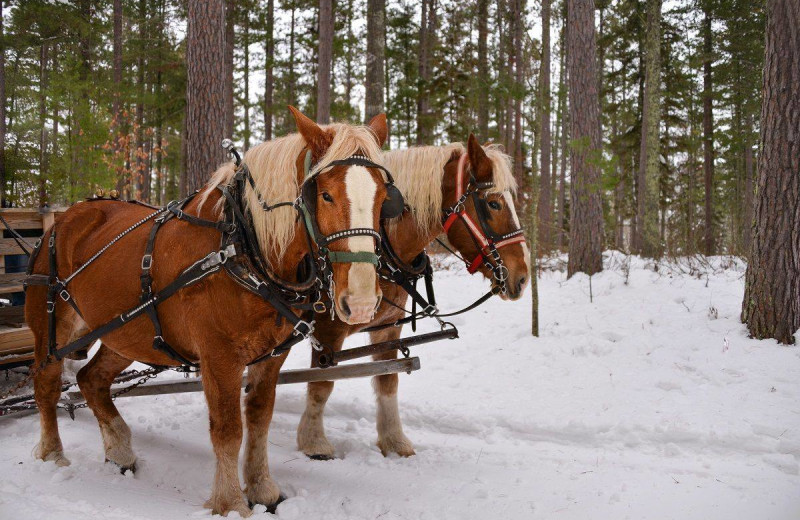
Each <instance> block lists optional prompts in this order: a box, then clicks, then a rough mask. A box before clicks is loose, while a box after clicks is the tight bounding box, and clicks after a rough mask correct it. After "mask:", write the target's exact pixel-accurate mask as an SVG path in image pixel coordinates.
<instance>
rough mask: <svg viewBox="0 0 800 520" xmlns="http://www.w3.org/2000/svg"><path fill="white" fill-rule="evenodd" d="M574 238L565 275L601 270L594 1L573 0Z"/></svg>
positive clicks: (569, 38) (570, 15) (570, 19)
mask: <svg viewBox="0 0 800 520" xmlns="http://www.w3.org/2000/svg"><path fill="white" fill-rule="evenodd" d="M567 16H568V19H567V23H568V25H569V34H568V36H567V44H568V48H569V50H568V54H567V67H568V69H569V72H568V74H569V119H570V127H571V131H570V137H571V140H572V146H571V147H570V171H571V172H572V183H571V189H570V195H571V197H570V198H571V204H570V240H569V261H568V263H567V276H572V275H573V274H575V273H576V272H579V271H580V272H584V273H586V274H589V275H592V274H594V273H597V272H600V271H602V270H603V256H602V253H603V243H604V240H603V207H602V201H601V198H600V197H601V191H600V190H601V185H600V166H599V161H600V154H601V148H600V147H601V143H600V123H599V119H600V99H599V95H598V92H597V44H596V42H595V27H594V0H569V12H568V15H567Z"/></svg>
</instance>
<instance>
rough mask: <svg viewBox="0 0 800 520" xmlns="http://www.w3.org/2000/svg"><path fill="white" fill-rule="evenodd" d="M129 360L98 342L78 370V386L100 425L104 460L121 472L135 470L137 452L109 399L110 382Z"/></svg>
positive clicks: (126, 428)
mask: <svg viewBox="0 0 800 520" xmlns="http://www.w3.org/2000/svg"><path fill="white" fill-rule="evenodd" d="M130 364H131V360H129V359H126V358H124V357H122V356H120V355H119V354H117V353H116V352H114V351H113V350H111V349H110V348H108V347H106V346H105V345H102V344H101V345H100V348H99V349H98V350H97V352H96V353H95V355H94V356H93V357H92V359H91V361H89V363H87V364H86V366H84V367H83V368H82V369H81V370H80V372H78V386H79V387H80V389H81V393H83V397H84V398H85V399H86V404H88V405H89V408H90V409H91V410H92V412H93V413H94V416H95V417H96V418H97V423H98V424H99V425H100V433H101V434H102V436H103V447H104V448H105V454H106V461H109V462H113V463H114V464H116V465H117V466H119V468H120V470H121V471H122V472H123V473H125V471H127V470H131V471H136V455H134V453H133V449H132V448H131V430H130V428H128V425H127V424H126V423H125V421H124V420H123V419H122V416H121V415H120V414H119V411H118V410H117V407H116V406H114V402H113V401H112V400H111V385H112V384H113V383H114V378H115V377H117V375H118V374H119V373H120V372H122V371H123V370H125V369H126V368H127V367H128V365H130Z"/></svg>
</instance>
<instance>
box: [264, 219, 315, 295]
mask: <svg viewBox="0 0 800 520" xmlns="http://www.w3.org/2000/svg"><path fill="white" fill-rule="evenodd" d="M307 253H308V241H307V240H306V236H305V230H304V229H303V228H302V227H301V226H300V225H299V224H298V225H296V226H295V230H294V238H293V239H292V240H291V241H290V242H289V245H287V246H286V251H285V252H284V254H283V256H282V257H280V258H278V255H277V254H276V253H275V252H270V254H268V255H267V261H268V262H269V265H270V266H272V269H273V271H274V272H275V274H276V275H277V276H278V277H280V278H282V279H284V280H289V281H292V282H294V281H297V266H299V265H300V262H301V261H302V260H303V257H304V256H305V255H306V254H307Z"/></svg>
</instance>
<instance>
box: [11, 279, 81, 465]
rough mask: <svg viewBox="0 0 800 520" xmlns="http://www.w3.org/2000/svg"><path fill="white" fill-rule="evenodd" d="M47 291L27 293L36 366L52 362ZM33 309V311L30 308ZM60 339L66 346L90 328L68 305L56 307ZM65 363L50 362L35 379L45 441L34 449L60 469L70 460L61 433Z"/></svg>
mask: <svg viewBox="0 0 800 520" xmlns="http://www.w3.org/2000/svg"><path fill="white" fill-rule="evenodd" d="M45 294H46V293H45V291H44V290H43V288H40V287H36V288H31V290H29V291H28V292H27V299H28V301H27V303H26V316H25V317H26V321H27V322H28V325H29V326H30V328H31V331H32V332H33V335H34V367H38V366H41V365H42V363H44V361H45V360H47V359H48V332H47V330H48V329H47V327H48V325H47V319H48V318H47V314H45V310H46V303H45V299H44V296H45ZM28 306H30V308H29V307H28ZM56 313H57V314H56V315H57V316H58V320H57V322H56V338H64V339H65V340H66V341H64V342H61V341H59V342H58V345H65V344H66V343H69V342H70V341H71V340H72V339H74V338H76V337H77V336H79V335H80V334H81V333H82V332H83V331H84V330H85V328H86V324H85V323H84V322H83V320H82V319H80V318H79V317H78V315H77V314H76V313H75V311H73V310H72V309H68V308H67V306H66V305H63V306H62V305H61V304H60V302H59V304H57V305H56ZM63 367H64V362H63V361H61V360H58V361H57V360H55V359H52V358H51V359H49V364H47V365H46V366H45V367H44V368H43V369H42V370H40V371H38V372H37V373H36V375H35V376H34V378H33V390H34V398H35V399H36V406H37V407H38V408H39V421H40V424H41V438H40V440H39V444H38V445H37V446H36V448H35V449H34V456H35V457H36V458H39V459H42V460H52V461H55V463H56V464H57V465H59V466H68V465H69V460H68V459H67V458H66V457H65V456H64V449H63V447H62V444H61V437H60V436H59V434H58V417H57V415H56V412H57V410H58V400H59V399H60V398H61V372H62V369H63Z"/></svg>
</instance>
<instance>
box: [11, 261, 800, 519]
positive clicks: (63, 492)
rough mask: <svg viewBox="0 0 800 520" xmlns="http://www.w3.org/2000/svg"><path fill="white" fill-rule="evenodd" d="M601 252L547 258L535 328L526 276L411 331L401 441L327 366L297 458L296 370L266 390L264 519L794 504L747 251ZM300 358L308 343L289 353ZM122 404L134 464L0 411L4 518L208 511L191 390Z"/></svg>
mask: <svg viewBox="0 0 800 520" xmlns="http://www.w3.org/2000/svg"><path fill="white" fill-rule="evenodd" d="M560 261H563V259H554V260H552V261H551V262H550V263H549V265H550V266H555V265H558V264H559V262H560ZM606 265H607V266H608V268H609V269H608V270H607V271H605V272H603V273H600V274H598V275H596V276H594V277H592V280H591V300H592V301H590V284H589V278H588V277H586V276H583V275H577V276H575V277H573V278H572V279H570V280H566V277H565V275H564V273H563V272H560V271H557V270H546V271H544V272H543V274H542V278H541V279H540V285H539V294H540V301H541V308H540V316H541V337H540V338H533V337H531V336H530V333H529V326H530V299H529V293H526V297H525V298H524V299H523V300H522V301H519V302H502V301H500V300H499V299H495V300H492V301H491V303H489V304H487V305H485V306H483V307H481V308H480V309H478V310H476V311H473V312H472V313H470V314H468V315H466V316H459V317H458V318H457V319H454V320H453V321H454V322H455V323H456V325H457V326H458V328H459V330H460V332H461V339H458V340H454V341H446V342H440V343H437V344H430V345H425V346H421V347H417V348H415V349H412V352H413V354H414V355H418V356H420V358H421V361H422V369H421V370H419V371H417V372H414V373H412V374H411V375H405V374H403V375H401V380H400V411H401V417H402V419H403V423H404V427H405V432H406V434H407V435H408V437H409V438H410V439H411V440H412V441H413V442H414V443H415V447H416V452H417V455H416V456H414V457H411V458H408V459H401V458H398V457H397V456H390V457H388V458H384V457H383V456H382V455H381V454H380V452H379V451H378V449H377V447H376V446H375V440H376V433H375V420H374V398H373V395H372V389H371V386H370V382H369V381H368V380H356V381H345V382H338V383H337V384H336V390H335V391H334V393H333V395H332V396H331V400H330V403H329V405H328V408H327V414H326V429H327V434H328V438H329V439H330V440H331V442H332V443H333V444H334V446H335V447H336V449H337V456H338V458H337V459H336V460H333V461H327V462H320V461H312V460H309V459H307V458H305V456H304V455H303V454H302V453H300V452H298V451H297V449H296V444H295V429H296V427H297V423H298V421H299V417H300V414H301V413H302V410H303V406H304V402H305V388H304V386H302V385H287V386H282V387H279V390H278V401H277V405H276V412H275V417H274V420H273V422H272V428H271V430H270V444H271V445H270V462H271V466H270V469H271V472H272V475H273V477H274V478H275V479H276V480H277V482H278V484H279V485H280V486H281V488H282V491H283V492H284V493H285V494H286V495H287V496H288V497H289V498H288V499H287V500H286V501H285V502H283V503H282V504H281V505H280V506H279V507H278V510H277V517H279V518H281V519H312V518H325V519H378V518H379V519H383V520H390V519H401V518H403V519H405V518H408V519H431V520H434V519H435V520H440V519H450V518H452V519H523V518H524V519H536V518H542V519H550V518H559V519H561V518H563V519H580V520H583V519H587V518H591V519H593V520H603V519H615V520H617V519H626V518H629V519H634V520H638V519H659V520H660V519H667V518H680V519H681V520H692V519H698V520H701V519H702V520H707V519H725V520H735V519H755V518H758V519H760V520H761V519H776V520H778V519H787V520H788V519H798V518H800V476H799V475H798V473H800V465H799V464H798V463H799V462H800V406H799V405H798V400H797V397H798V395H800V349H798V347H785V346H780V345H778V344H777V343H775V342H774V341H756V340H752V339H748V338H747V333H746V330H745V328H744V326H743V325H742V324H741V323H739V311H740V305H741V299H742V294H743V274H744V267H743V265H742V264H741V263H740V262H737V261H733V260H730V259H726V258H711V259H709V260H708V261H700V260H697V259H696V260H694V261H690V260H687V259H684V260H682V261H681V262H679V263H673V264H660V265H658V266H657V267H658V269H657V271H656V270H655V269H654V266H653V265H652V264H648V263H646V262H644V261H642V260H640V259H637V258H629V257H623V256H621V255H619V254H618V253H617V254H609V255H607V256H606ZM436 285H437V288H438V297H439V303H440V307H441V308H443V309H451V308H455V307H457V306H460V305H464V304H465V303H467V302H468V300H469V298H472V297H477V296H478V295H479V294H481V293H482V291H485V290H486V282H484V281H482V280H480V279H478V278H477V277H469V276H468V275H467V274H466V273H465V272H464V271H463V270H462V269H460V268H459V269H451V270H445V271H442V272H439V273H438V274H437V277H436ZM427 330H433V325H431V324H426V325H425V326H422V327H421V330H420V331H421V332H422V331H427ZM407 332H408V333H410V331H407ZM365 341H366V339H365V338H362V337H358V338H354V339H352V340H351V343H350V345H351V346H355V345H358V344H363V343H365ZM308 357H309V353H308V349H307V347H305V346H300V347H299V348H296V349H295V351H294V352H293V353H292V354H291V357H290V359H289V361H288V362H287V365H286V366H287V367H303V366H305V365H306V363H307V362H308ZM117 404H118V406H119V408H120V411H121V413H122V415H123V417H124V418H125V419H126V420H127V422H128V424H129V425H130V427H131V430H132V431H133V443H134V449H135V451H136V453H137V455H138V457H139V462H138V466H139V469H138V471H137V473H136V475H135V476H131V475H130V474H128V475H126V476H123V475H120V474H119V473H118V471H117V469H116V468H115V467H111V466H110V465H108V464H104V463H103V453H102V443H101V440H100V434H99V431H98V428H97V424H96V422H95V420H94V418H93V416H92V415H91V413H90V412H88V411H87V410H79V411H78V412H77V414H76V419H75V421H74V422H72V421H70V420H69V418H67V416H66V415H65V414H63V415H61V419H60V425H61V433H62V438H63V441H64V446H65V453H66V455H67V457H69V458H70V460H71V461H72V465H71V466H69V467H65V468H58V467H56V466H55V465H54V463H52V462H48V463H43V462H40V461H36V460H34V459H33V457H32V455H31V450H32V448H33V446H34V445H35V443H36V441H37V439H38V431H39V424H38V418H37V417H36V416H27V417H19V418H14V419H2V420H0V518H3V519H6V518H13V519H17V518H19V519H22V518H25V519H27V518H54V519H62V518H111V519H116V518H119V519H126V520H130V519H140V518H148V519H162V518H163V519H176V518H197V517H206V516H210V513H209V512H208V511H207V510H204V509H203V506H202V504H203V502H204V501H205V500H206V499H207V498H208V495H209V492H210V489H211V481H212V477H213V471H214V458H213V453H212V450H211V445H210V441H209V438H208V433H207V432H208V418H207V414H206V406H205V403H204V400H203V396H202V394H183V395H170V396H157V397H136V398H130V399H120V400H118V401H117ZM257 511H263V507H262V506H258V509H257ZM265 514H266V513H264V515H265ZM232 516H236V514H235V513H234V514H232ZM258 516H263V515H258Z"/></svg>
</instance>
